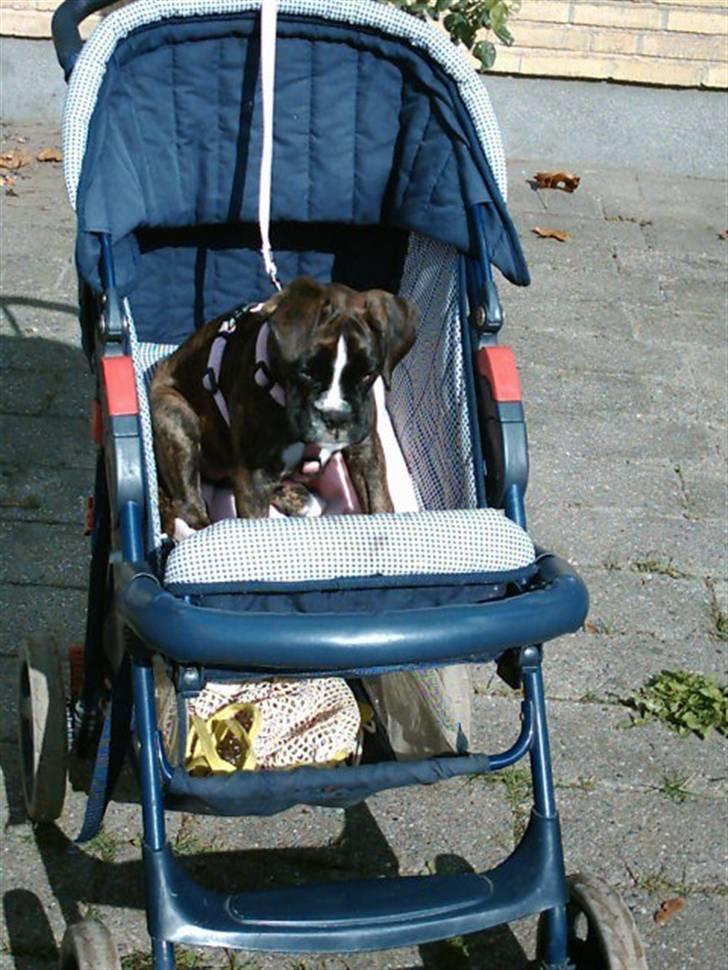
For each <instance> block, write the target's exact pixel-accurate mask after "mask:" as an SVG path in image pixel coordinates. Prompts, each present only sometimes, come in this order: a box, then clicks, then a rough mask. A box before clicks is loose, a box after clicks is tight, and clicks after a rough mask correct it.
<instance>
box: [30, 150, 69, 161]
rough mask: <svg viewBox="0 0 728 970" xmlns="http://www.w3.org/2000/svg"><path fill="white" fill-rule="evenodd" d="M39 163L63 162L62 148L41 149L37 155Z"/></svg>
mask: <svg viewBox="0 0 728 970" xmlns="http://www.w3.org/2000/svg"><path fill="white" fill-rule="evenodd" d="M36 158H37V159H38V161H39V162H62V161H63V155H62V154H61V149H60V148H41V150H40V151H39V152H38V154H37V155H36Z"/></svg>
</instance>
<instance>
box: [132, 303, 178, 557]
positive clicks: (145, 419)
mask: <svg viewBox="0 0 728 970" xmlns="http://www.w3.org/2000/svg"><path fill="white" fill-rule="evenodd" d="M125 312H126V318H127V320H128V323H129V343H130V345H131V356H132V360H133V362H134V376H135V379H136V389H137V399H138V401H139V419H140V421H141V427H142V449H143V451H144V466H145V472H146V482H147V513H148V518H149V529H150V536H151V544H152V548H153V549H158V548H159V546H160V544H161V541H162V528H161V524H160V519H159V492H158V488H159V485H158V482H157V465H156V462H155V460H154V438H153V437H152V415H151V412H150V410H149V394H148V391H149V383H150V381H151V379H152V375H153V374H154V369H155V367H156V366H157V364H158V363H159V362H160V360H162V358H164V357H166V356H167V355H168V354H171V353H172V351H173V350H175V349H176V347H175V345H174V344H145V343H140V342H139V341H138V340H137V334H136V329H135V327H134V319H133V317H132V313H131V307H130V306H129V303H128V301H127V302H126V303H125Z"/></svg>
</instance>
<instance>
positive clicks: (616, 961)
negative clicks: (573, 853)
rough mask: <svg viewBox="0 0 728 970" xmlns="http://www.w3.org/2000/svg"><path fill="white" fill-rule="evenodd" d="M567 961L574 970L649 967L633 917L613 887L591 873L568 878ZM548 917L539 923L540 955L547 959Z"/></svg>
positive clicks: (539, 956) (616, 969) (540, 957)
mask: <svg viewBox="0 0 728 970" xmlns="http://www.w3.org/2000/svg"><path fill="white" fill-rule="evenodd" d="M566 881H567V884H568V887H569V900H568V902H567V904H566V927H567V939H568V952H567V957H568V962H569V964H570V965H571V966H572V967H573V968H574V970H647V960H646V959H645V951H644V947H643V946H642V941H641V939H640V937H639V933H638V932H637V927H636V926H635V922H634V919H633V917H632V914H631V913H630V911H629V909H627V906H626V905H625V903H624V901H623V900H622V897H621V896H620V895H619V893H617V892H616V891H615V890H614V889H612V887H611V886H610V885H609V884H608V883H606V882H604V880H602V879H598V878H597V877H596V876H592V875H589V874H588V873H577V874H575V875H573V876H568V877H567V880H566ZM545 932H546V919H545V916H544V915H543V914H542V915H541V917H540V919H539V923H538V958H539V960H541V961H542V962H541V964H540V965H541V966H542V967H547V966H548V964H546V963H545V962H543V961H544V954H545V946H544V942H545V940H544V934H545Z"/></svg>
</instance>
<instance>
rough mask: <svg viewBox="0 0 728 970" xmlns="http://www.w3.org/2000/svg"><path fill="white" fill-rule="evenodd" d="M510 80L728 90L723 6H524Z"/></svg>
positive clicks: (560, 2) (501, 61)
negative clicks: (587, 80)
mask: <svg viewBox="0 0 728 970" xmlns="http://www.w3.org/2000/svg"><path fill="white" fill-rule="evenodd" d="M511 32H512V33H513V35H514V37H515V41H516V43H515V44H514V45H513V47H510V48H507V47H503V46H501V45H498V57H497V58H496V63H495V67H494V70H495V71H496V72H501V73H507V74H530V75H536V76H539V75H545V76H555V77H580V78H609V79H612V80H617V81H636V82H641V83H644V84H668V85H675V86H681V87H698V86H704V87H709V88H726V87H728V3H726V2H724V0H522V4H521V9H520V12H519V13H518V14H517V15H516V16H515V17H514V19H513V21H512V25H511Z"/></svg>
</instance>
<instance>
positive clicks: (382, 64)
mask: <svg viewBox="0 0 728 970" xmlns="http://www.w3.org/2000/svg"><path fill="white" fill-rule="evenodd" d="M258 44H259V37H258V20H257V17H256V16H254V15H252V14H238V15H235V16H222V15H218V16H214V17H207V18H185V19H184V20H182V19H180V20H168V21H163V22H161V23H157V24H154V25H149V26H146V27H142V28H138V29H136V30H135V31H133V32H132V33H130V34H129V36H128V37H126V38H125V39H124V40H123V41H121V42H120V43H119V44H118V45H117V47H116V50H115V51H114V53H113V55H112V57H111V59H110V60H109V62H108V65H107V72H106V76H105V79H104V82H103V84H102V87H101V90H100V92H99V97H98V101H97V104H96V107H95V110H94V114H93V116H92V119H91V124H90V126H89V130H88V141H87V149H86V154H85V157H84V165H83V170H82V174H81V180H80V183H79V191H78V204H77V211H78V217H79V237H78V245H77V258H78V265H79V269H80V272H81V274H82V276H83V277H84V279H85V280H86V281H87V282H88V283H89V284H90V285H92V286H93V287H94V288H96V289H98V288H99V286H100V283H99V274H98V262H99V241H98V237H97V234H98V233H110V234H111V237H112V241H113V245H114V258H115V267H116V274H117V283H118V286H119V289H120V291H121V292H122V294H132V295H133V298H134V300H135V317H136V319H137V326H138V327H139V328H140V337H141V338H142V339H152V340H160V341H163V340H179V339H181V337H182V336H184V335H185V333H186V332H188V331H189V329H190V328H191V323H190V299H189V293H188V292H185V294H184V295H180V293H179V287H180V286H181V285H182V282H183V281H184V280H190V279H191V280H192V281H193V285H194V287H195V292H194V298H193V304H194V305H195V307H196V309H197V312H196V314H195V316H196V318H197V319H196V320H195V323H196V324H199V322H201V319H204V318H206V317H209V316H211V315H213V314H214V313H216V312H221V311H222V310H224V309H226V308H227V307H229V306H230V305H231V304H232V303H236V302H240V300H241V299H244V298H250V299H253V298H259V297H261V296H265V295H267V293H268V292H269V290H268V289H267V287H265V280H264V279H262V278H261V277H260V273H259V272H258V270H257V269H256V267H255V250H256V249H257V238H256V233H255V225H256V222H257V195H258V172H259V156H260V140H261V107H260V95H259V84H258V71H259V50H258ZM478 203H482V204H483V205H484V206H485V208H486V221H487V227H488V236H489V250H490V255H491V257H492V260H493V262H494V263H495V264H496V265H498V266H499V267H500V268H501V269H502V271H503V272H504V273H505V275H506V276H507V277H509V278H510V279H512V280H513V281H514V282H520V283H525V282H527V272H526V269H525V264H524V263H523V257H522V255H521V252H520V247H519V245H518V241H517V238H516V236H515V232H514V231H513V227H512V225H511V223H510V220H509V218H508V215H507V212H506V210H505V206H504V204H503V201H502V199H501V197H500V195H499V192H498V189H497V186H496V185H495V182H494V180H493V177H492V174H491V172H490V169H489V166H488V163H487V160H486V159H485V156H484V153H483V151H482V148H481V147H480V144H479V143H478V141H477V138H476V136H475V134H474V132H473V130H472V125H471V123H470V119H469V118H468V116H467V114H466V112H465V111H464V108H463V106H462V103H461V102H460V98H459V95H458V92H457V88H456V86H455V84H454V82H452V81H451V80H450V79H449V78H448V77H446V76H445V75H444V74H443V72H442V71H441V70H440V69H439V67H436V66H433V65H432V64H431V62H430V61H429V60H428V59H427V58H426V57H425V56H424V55H423V54H422V53H420V52H418V51H417V50H416V49H414V48H413V47H411V46H409V45H407V44H405V43H403V42H401V41H399V40H396V39H392V38H389V37H383V36H380V35H379V34H377V33H376V32H374V31H369V30H355V29H354V28H352V27H349V26H346V25H341V24H337V23H331V22H323V21H320V22H319V21H317V20H312V19H310V18H306V19H303V18H296V17H290V16H288V17H282V18H281V20H280V22H279V40H278V52H277V70H276V109H275V148H274V161H273V197H272V219H273V222H274V223H275V224H276V225H275V226H274V244H275V245H276V246H277V248H278V249H279V250H281V251H283V253H284V256H283V264H284V265H283V266H282V267H281V269H282V272H283V273H284V274H286V270H288V273H287V274H286V275H289V276H290V275H295V273H296V272H298V271H306V272H312V273H313V274H314V275H318V276H319V277H321V276H322V275H325V274H328V275H329V276H336V275H337V268H336V265H335V264H336V262H337V258H338V254H339V251H340V248H341V239H342V238H344V237H346V238H347V239H348V240H349V241H348V242H347V245H348V247H349V250H351V248H352V246H351V239H350V236H346V234H344V236H341V237H338V236H337V235H336V231H335V230H333V229H332V228H331V227H372V226H379V227H384V228H385V229H386V232H384V234H383V235H382V236H381V237H379V238H377V237H376V236H375V237H368V243H367V245H365V246H364V247H363V254H362V258H363V259H366V258H368V255H371V254H372V253H374V252H376V251H380V250H381V247H382V245H384V252H386V253H390V252H391V259H392V260H393V265H394V266H396V265H397V260H398V259H400V258H401V254H402V239H403V238H404V237H403V235H402V234H403V233H406V232H408V231H415V232H419V233H422V234H424V235H428V236H431V237H433V238H435V239H438V240H441V241H444V242H447V243H450V244H453V245H455V246H456V247H458V249H460V250H461V251H462V252H471V253H475V251H476V249H475V243H474V240H473V238H472V234H471V229H470V226H469V219H468V209H469V208H470V207H471V206H472V205H474V204H478ZM301 226H309V227H312V230H313V229H315V231H313V232H312V236H311V239H310V240H309V241H306V240H304V241H301V240H300V238H299V236H300V227H301ZM219 227H224V232H223V233H222V234H221V235H220V236H219V237H218V238H217V239H216V240H214V241H212V242H211V241H210V240H209V231H210V229H211V228H213V229H216V228H219ZM231 227H232V228H231ZM236 228H239V230H240V231H239V234H238V233H237V232H236V231H235V230H236ZM185 231H186V232H185ZM160 233H161V236H160ZM165 233H166V235H165ZM205 233H207V236H208V239H207V241H205V239H204V238H203V237H204V234H205ZM297 234H298V235H297ZM294 237H295V239H296V240H297V241H296V242H295V243H294V242H292V240H293V239H294ZM160 240H161V242H160ZM332 240H333V242H332ZM354 248H355V247H354ZM202 251H204V254H203V255H201V253H202ZM160 253H163V257H160ZM211 254H214V255H212V256H211ZM339 261H340V259H339ZM380 262H381V260H380ZM251 274H252V275H251ZM339 275H341V274H339ZM344 275H345V274H344ZM364 275H365V276H366V275H367V274H364ZM369 275H372V274H369ZM374 275H376V274H374ZM384 275H385V276H386V275H387V273H386V272H385V273H384ZM389 275H390V276H392V272H391V269H390V270H389ZM395 275H396V274H395ZM241 280H245V281H246V286H247V290H245V288H243V291H241V282H240V281H241ZM367 282H369V283H370V285H372V281H369V280H367ZM374 282H376V281H374ZM384 282H385V283H390V284H391V280H385V281H384ZM261 288H264V292H262V293H261V292H260V290H261ZM390 288H393V287H391V285H390ZM232 294H235V296H234V299H232V300H231V299H229V296H232ZM161 317H163V318H164V323H161V324H160V318H161ZM159 326H161V327H162V330H161V331H160V332H156V328H157V327H159Z"/></svg>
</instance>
